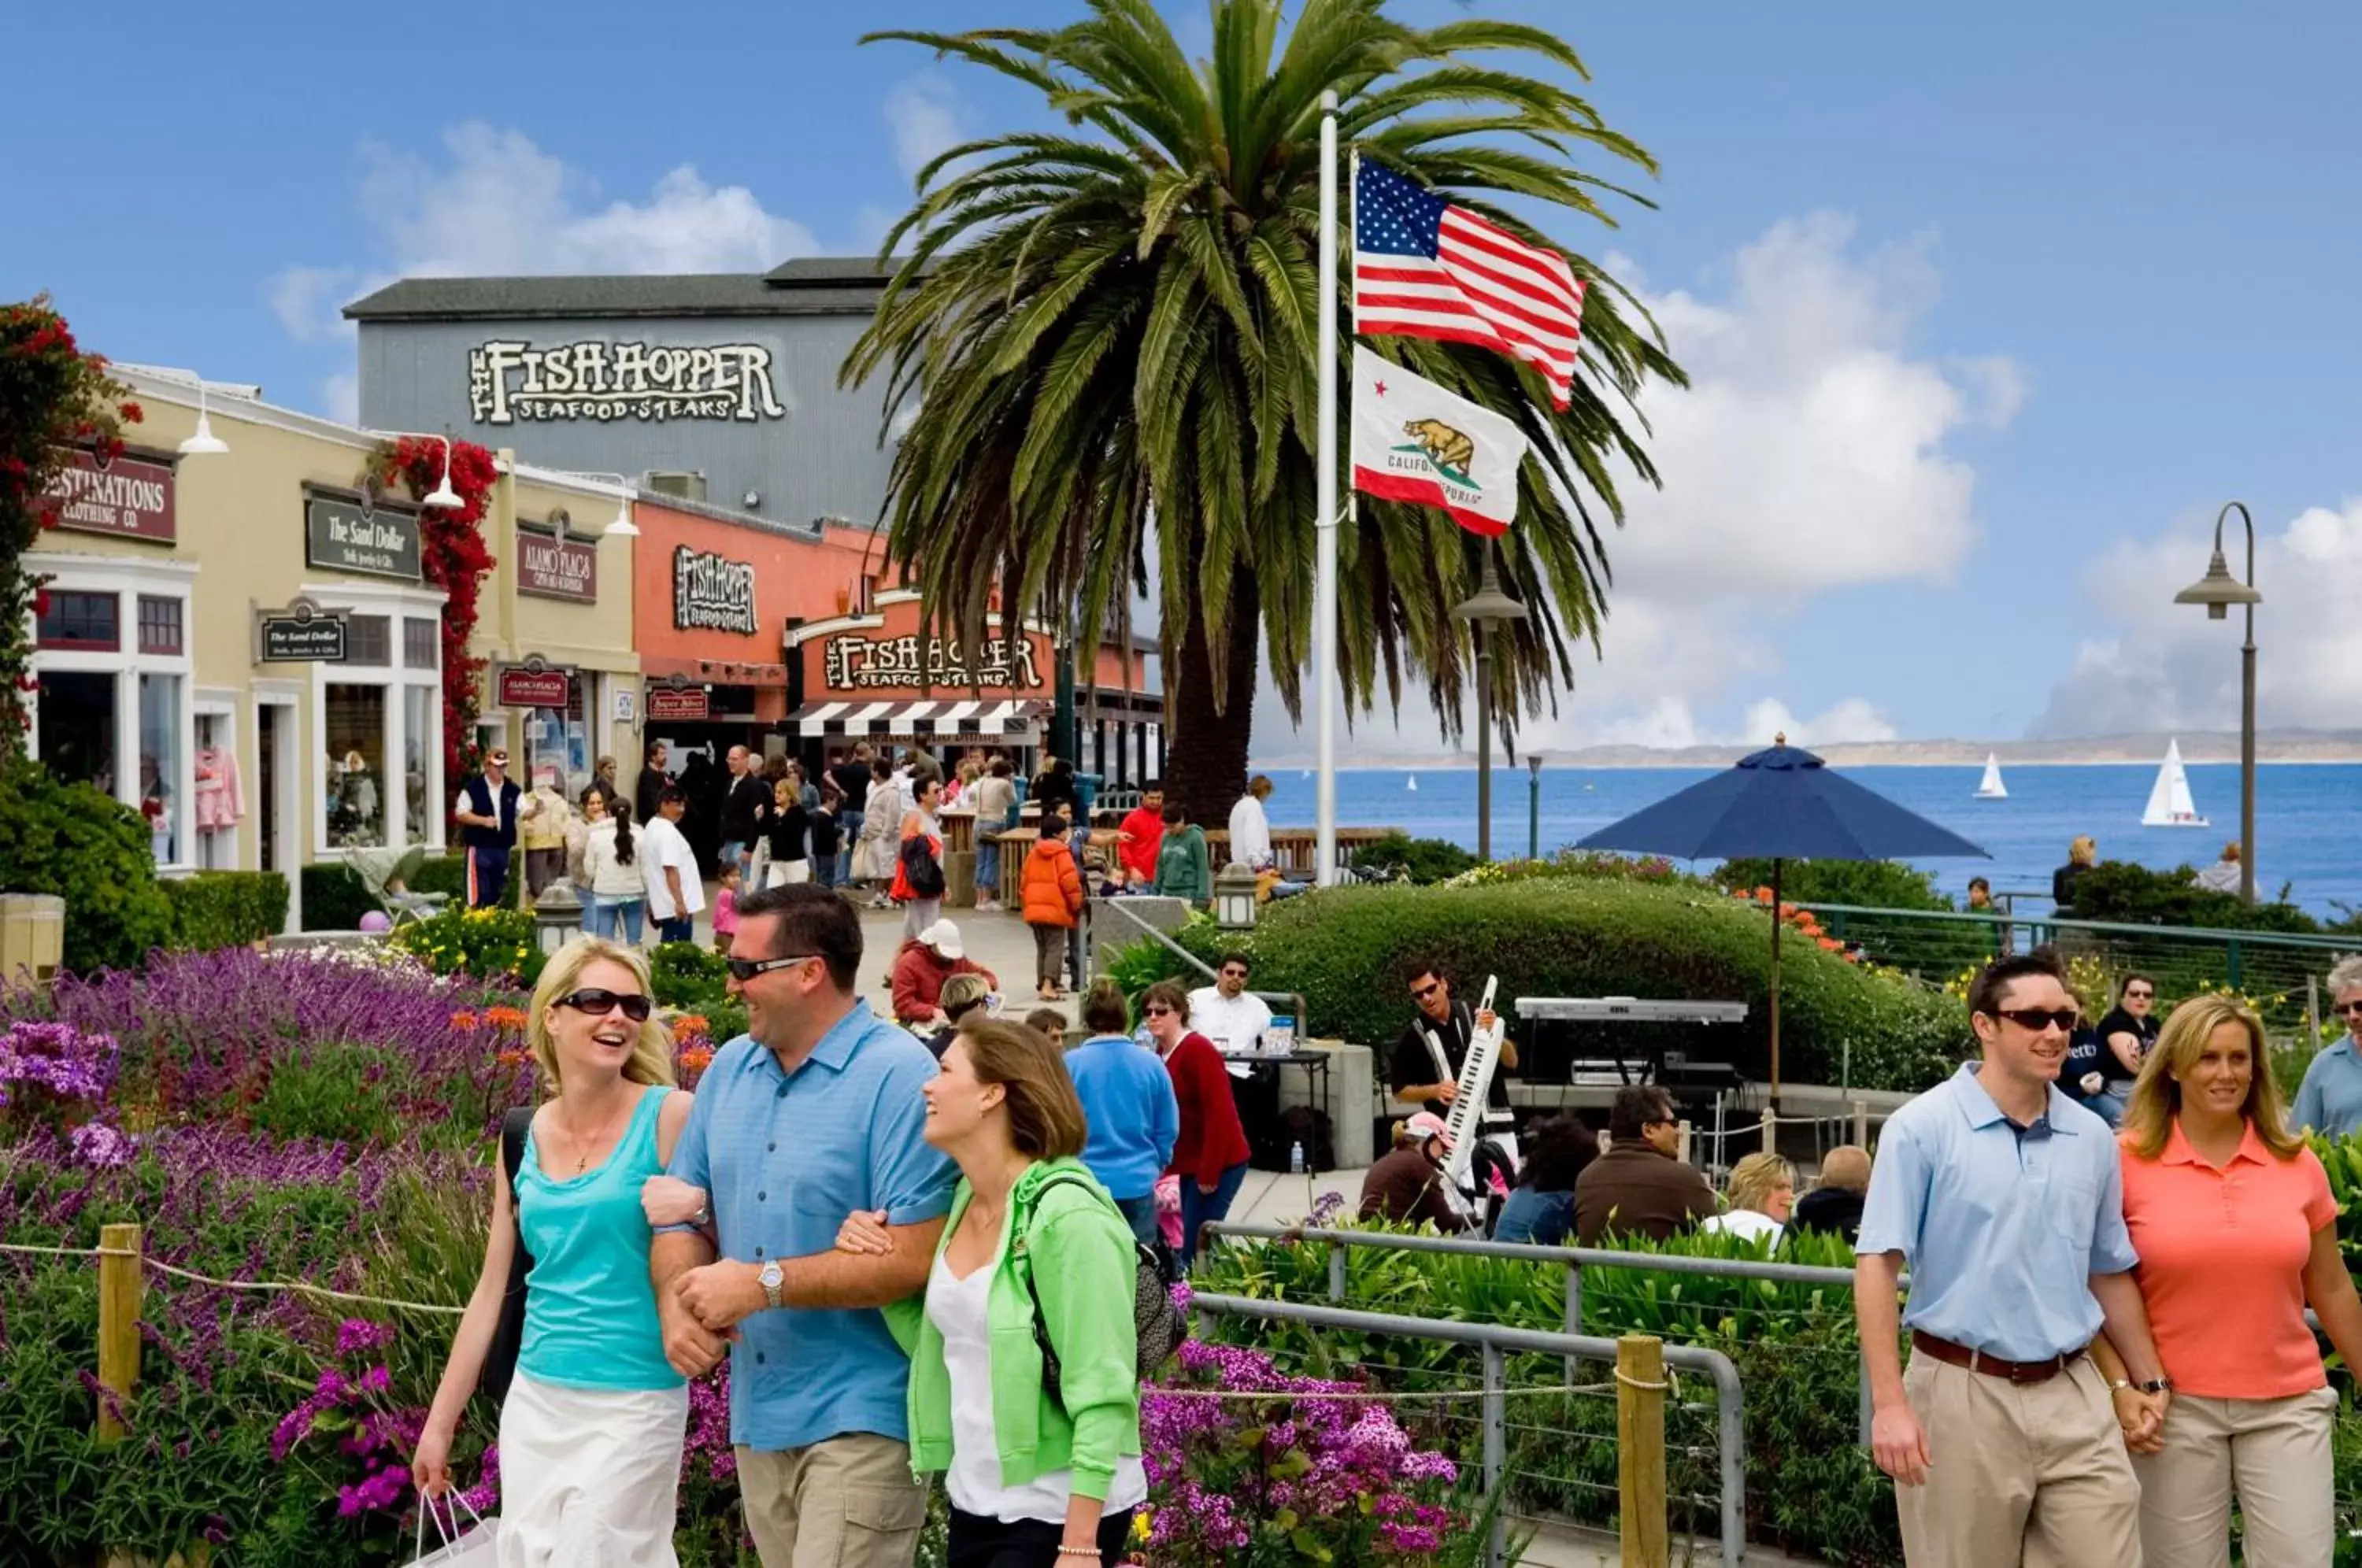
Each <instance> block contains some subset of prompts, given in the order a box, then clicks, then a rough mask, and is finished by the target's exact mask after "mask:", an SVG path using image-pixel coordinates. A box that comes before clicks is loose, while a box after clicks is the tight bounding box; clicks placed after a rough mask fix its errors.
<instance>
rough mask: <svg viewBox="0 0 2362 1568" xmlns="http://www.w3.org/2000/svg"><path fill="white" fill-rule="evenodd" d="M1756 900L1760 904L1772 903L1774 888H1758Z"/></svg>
mask: <svg viewBox="0 0 2362 1568" xmlns="http://www.w3.org/2000/svg"><path fill="white" fill-rule="evenodd" d="M1755 901H1756V902H1757V903H1759V904H1768V903H1770V902H1771V889H1769V888H1758V889H1755Z"/></svg>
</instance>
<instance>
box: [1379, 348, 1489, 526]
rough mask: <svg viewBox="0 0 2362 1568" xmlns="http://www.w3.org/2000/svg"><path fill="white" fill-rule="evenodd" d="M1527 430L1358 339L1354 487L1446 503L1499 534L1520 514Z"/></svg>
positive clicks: (1466, 522) (1460, 516)
mask: <svg viewBox="0 0 2362 1568" xmlns="http://www.w3.org/2000/svg"><path fill="white" fill-rule="evenodd" d="M1525 460H1526V438H1525V436H1523V435H1522V434H1520V433H1519V431H1518V427H1517V425H1515V424H1514V423H1513V422H1511V421H1510V420H1508V419H1506V418H1504V417H1502V416H1501V415H1500V414H1494V413H1492V412H1490V411H1489V410H1486V409H1482V408H1479V407H1477V406H1476V405H1475V404H1474V403H1470V402H1469V401H1468V400H1467V399H1466V398H1464V397H1459V396H1455V395H1454V394H1452V393H1451V392H1446V391H1444V390H1443V389H1442V388H1441V387H1440V386H1437V385H1436V384H1435V383H1434V382H1433V381H1427V380H1425V379H1423V378H1421V377H1418V376H1414V375H1412V374H1411V373H1410V372H1409V371H1408V370H1404V369H1403V368H1402V367H1401V366H1400V365H1396V364H1393V363H1390V362H1389V361H1387V360H1385V359H1380V358H1379V357H1378V356H1377V355H1375V354H1373V353H1371V352H1370V351H1369V350H1368V349H1367V348H1363V347H1362V346H1361V345H1360V344H1358V343H1357V344H1355V345H1354V346H1353V488H1354V489H1355V490H1358V491H1365V492H1366V493H1368V494H1371V495H1381V496H1384V497H1385V498H1386V499H1387V500H1388V501H1413V502H1418V503H1419V504H1421V505H1423V506H1440V507H1441V508H1443V510H1445V511H1446V512H1449V513H1451V520H1452V521H1453V522H1455V523H1457V524H1459V525H1461V526H1462V528H1465V529H1467V530H1468V531H1469V532H1470V533H1472V534H1482V535H1483V536H1485V537H1486V538H1488V539H1491V538H1496V537H1498V536H1501V535H1502V534H1505V533H1507V532H1508V529H1509V525H1510V524H1512V523H1514V522H1516V521H1517V517H1518V465H1519V464H1521V463H1523V462H1524V461H1525Z"/></svg>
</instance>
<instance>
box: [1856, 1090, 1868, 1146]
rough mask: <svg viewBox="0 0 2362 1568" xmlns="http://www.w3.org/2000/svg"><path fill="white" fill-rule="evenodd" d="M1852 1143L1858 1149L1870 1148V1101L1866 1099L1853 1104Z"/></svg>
mask: <svg viewBox="0 0 2362 1568" xmlns="http://www.w3.org/2000/svg"><path fill="white" fill-rule="evenodd" d="M1853 1142H1854V1147H1856V1148H1858V1149H1867V1148H1869V1147H1870V1101H1868V1100H1866V1099H1858V1100H1855V1101H1854V1102H1853Z"/></svg>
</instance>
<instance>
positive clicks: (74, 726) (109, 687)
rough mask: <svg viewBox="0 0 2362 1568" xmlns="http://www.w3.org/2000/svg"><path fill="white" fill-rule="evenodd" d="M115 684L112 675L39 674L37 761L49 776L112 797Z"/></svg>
mask: <svg viewBox="0 0 2362 1568" xmlns="http://www.w3.org/2000/svg"><path fill="white" fill-rule="evenodd" d="M115 685H116V678H115V677H114V676H113V675H111V674H96V673H93V672H91V671H87V670H79V669H47V670H43V671H42V672H41V699H40V701H41V760H42V762H44V763H46V764H47V765H48V766H49V769H50V772H52V773H54V774H56V775H57V776H58V777H59V778H65V779H71V780H72V781H73V782H75V783H80V784H90V785H94V786H95V787H97V788H98V789H99V790H104V791H105V792H106V793H107V794H109V795H112V794H114V793H115Z"/></svg>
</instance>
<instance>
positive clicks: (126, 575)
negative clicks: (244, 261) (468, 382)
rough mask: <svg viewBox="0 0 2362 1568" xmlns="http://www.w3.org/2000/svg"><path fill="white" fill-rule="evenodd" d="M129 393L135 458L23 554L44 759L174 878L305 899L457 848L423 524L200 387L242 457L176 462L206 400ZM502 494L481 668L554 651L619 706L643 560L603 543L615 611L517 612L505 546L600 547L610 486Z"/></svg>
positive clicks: (224, 436) (493, 526)
mask: <svg viewBox="0 0 2362 1568" xmlns="http://www.w3.org/2000/svg"><path fill="white" fill-rule="evenodd" d="M118 373H119V374H122V375H123V376H124V377H125V379H126V380H127V381H129V382H130V383H131V385H132V387H133V392H134V395H135V396H136V397H137V398H138V401H139V402H140V403H141V404H142V405H143V406H144V408H145V409H146V411H147V419H146V421H145V423H143V424H142V425H138V426H136V427H135V428H134V429H133V431H132V432H131V434H132V435H133V436H136V437H137V442H138V445H137V446H136V447H135V448H134V449H133V450H131V451H129V452H127V454H126V455H125V458H123V459H118V461H117V462H116V463H115V464H110V465H108V467H107V468H106V469H103V470H102V469H97V468H96V467H95V465H93V464H91V463H89V462H87V461H86V460H85V461H84V462H83V463H82V464H80V465H78V467H77V469H76V470H75V472H74V474H73V475H72V476H70V478H69V480H68V481H67V482H68V485H69V487H70V488H69V491H68V493H67V495H66V497H65V499H66V500H67V501H68V502H69V505H68V506H67V508H66V511H67V517H66V520H65V522H64V525H62V526H61V527H60V528H58V529H57V530H55V531H52V532H50V533H48V534H45V535H44V536H42V539H41V542H40V545H39V548H38V549H36V550H35V551H33V552H30V553H28V556H27V557H26V566H27V568H28V570H31V571H33V572H37V573H39V574H41V575H42V576H44V577H46V578H47V579H49V581H48V583H47V584H46V587H45V590H44V598H43V601H42V611H41V613H39V614H37V616H36V628H35V629H36V637H37V643H38V645H39V646H38V647H37V651H36V654H35V661H34V671H35V675H36V677H37V679H39V683H40V690H39V693H38V695H37V697H36V699H35V704H34V716H33V728H32V731H31V733H30V735H29V736H28V741H29V747H30V749H31V750H32V751H33V752H34V754H35V755H37V756H40V757H42V758H43V759H44V760H45V761H47V762H49V763H50V766H51V767H54V768H56V769H57V770H58V771H60V772H61V773H62V774H65V775H67V776H69V777H73V778H83V779H86V780H89V781H91V782H94V783H96V784H98V785H99V786H100V787H102V788H104V789H105V790H108V791H109V792H110V793H112V794H113V795H114V796H115V797H116V799H117V800H119V801H123V802H124V803H125V804H127V805H129V806H131V807H133V808H134V809H135V810H138V811H141V812H144V813H145V814H146V815H147V816H148V819H149V824H150V829H151V833H152V837H153V845H154V848H155V853H156V857H157V861H158V864H159V865H160V867H163V868H164V869H165V870H167V871H168V872H185V871H194V870H201V869H207V868H218V869H243V870H275V871H280V872H282V873H286V874H287V875H288V878H289V882H290V886H291V889H292V890H294V891H295V892H296V895H297V898H298V899H299V900H300V882H301V878H299V877H297V876H296V875H295V873H296V872H297V871H298V870H299V869H300V867H303V866H304V865H305V864H307V863H310V862H313V861H317V860H323V859H328V858H334V857H337V856H341V855H343V854H345V853H347V852H348V851H351V850H356V849H365V848H371V847H379V846H385V847H397V848H398V847H403V846H406V845H425V846H426V847H429V848H440V847H442V845H443V844H444V839H445V833H446V823H447V808H448V805H449V795H450V792H451V791H452V790H454V789H455V788H456V786H457V784H458V780H456V779H450V778H445V777H444V772H445V769H444V763H443V754H444V747H443V744H442V742H443V735H442V728H443V723H442V712H443V706H442V669H441V662H442V661H441V646H440V645H441V619H442V615H443V609H444V603H445V595H444V593H443V591H442V590H440V589H438V588H436V587H435V586H434V585H433V584H431V583H428V582H426V581H425V580H424V573H423V570H422V567H421V559H420V544H421V541H420V535H419V527H418V515H419V514H418V509H417V508H416V507H414V506H412V505H410V504H408V503H407V502H406V501H403V502H397V501H396V500H394V499H393V498H392V497H390V496H387V495H382V494H370V493H368V492H367V491H365V489H364V487H363V483H362V480H363V475H364V467H365V464H366V461H367V458H368V455H369V453H370V450H371V448H372V447H375V445H376V444H377V442H376V438H375V437H373V436H370V435H369V434H367V433H365V432H362V431H359V430H355V429H352V428H350V427H348V426H345V425H337V424H334V423H332V422H329V421H326V420H322V419H317V418H315V417H313V416H311V415H308V414H299V413H296V412H294V411H292V410H288V409H281V408H276V407H273V406H271V405H270V404H268V403H263V402H261V401H259V399H257V398H253V397H247V396H240V395H237V392H238V390H239V389H235V388H228V387H222V386H219V385H216V384H211V383H209V389H208V392H207V395H206V397H205V400H204V402H205V414H206V424H207V425H208V426H209V428H210V432H211V434H212V435H213V436H214V437H215V438H216V439H217V440H218V441H220V442H221V443H222V444H223V445H224V446H225V447H226V450H225V451H221V452H218V453H211V454H203V455H198V454H192V455H182V454H181V453H180V452H179V450H178V448H179V447H180V446H181V444H182V442H183V441H184V440H185V439H186V438H187V437H189V436H192V435H193V434H194V433H195V431H196V429H197V425H198V392H197V389H196V387H195V386H194V385H193V383H188V382H184V381H180V380H178V379H169V378H167V377H166V376H164V375H160V374H150V373H148V372H145V371H141V370H125V369H122V368H120V367H118ZM249 390H250V389H249ZM500 485H501V493H500V495H498V496H496V498H495V505H494V506H493V508H492V509H491V516H489V517H488V518H487V521H486V532H487V536H488V537H487V542H488V544H489V545H490V546H491V551H492V554H493V555H494V557H495V558H498V559H499V561H500V566H499V567H498V568H497V569H496V570H495V572H494V573H493V574H492V575H491V576H490V577H488V578H487V579H486V580H485V582H484V585H483V601H482V604H483V608H482V613H481V618H480V623H479V632H480V637H479V651H480V652H483V653H485V654H487V655H493V654H497V655H499V656H500V657H502V658H503V659H504V660H505V659H508V658H511V657H514V658H517V659H520V660H521V659H523V658H524V656H525V655H527V654H528V653H534V652H538V653H540V654H542V655H543V657H544V658H545V659H546V660H547V661H549V662H551V663H553V664H563V665H564V666H565V667H567V668H569V669H579V670H583V671H586V672H588V676H589V690H587V691H586V693H585V699H584V700H585V701H586V702H589V701H600V702H605V703H610V704H612V702H613V698H612V696H611V694H609V693H608V691H607V690H606V686H607V683H608V682H609V681H610V680H618V681H621V680H624V679H626V678H627V676H628V672H629V671H630V670H632V669H633V668H635V666H634V664H633V661H632V657H631V653H630V647H631V623H630V593H629V591H628V584H629V582H630V580H631V558H630V554H629V551H630V540H629V539H628V538H627V537H625V538H618V539H616V540H614V541H613V543H612V544H609V545H606V546H604V547H600V546H599V545H598V544H597V543H596V540H595V537H593V538H592V539H590V541H589V543H590V548H591V550H592V552H593V556H594V560H593V567H594V569H595V570H596V572H597V574H598V576H599V578H600V580H601V581H602V585H603V584H604V583H607V582H612V583H613V585H614V586H613V589H612V590H605V589H603V586H602V591H598V592H597V593H596V594H595V596H594V598H593V599H592V601H591V602H587V603H586V602H579V601H564V602H561V601H550V602H548V607H547V609H546V610H545V609H544V608H543V602H541V601H538V600H535V599H532V598H531V597H530V596H526V597H523V598H521V597H519V596H518V595H517V594H516V592H515V591H514V588H513V584H512V580H511V573H512V572H513V560H514V558H515V557H516V555H517V553H518V552H517V551H516V550H514V549H513V548H511V547H509V546H510V545H511V544H512V542H513V539H514V538H515V533H514V526H515V525H514V521H513V519H514V517H515V515H516V509H517V508H518V507H522V508H523V512H524V516H525V517H526V518H527V519H528V521H529V522H543V523H546V521H548V518H549V514H550V513H552V512H556V511H569V510H570V511H571V512H572V513H574V514H575V515H577V516H587V517H590V518H595V519H597V520H598V523H599V525H600V526H602V527H603V526H604V525H606V524H607V523H608V522H610V521H612V520H613V517H614V515H615V513H616V505H617V499H618V494H617V491H616V490H615V489H614V488H613V487H612V486H610V487H607V488H606V489H604V491H602V489H601V487H600V486H599V485H598V484H596V483H595V482H593V481H588V480H564V479H562V478H559V477H557V476H551V477H549V478H547V479H546V480H521V479H519V478H517V477H515V476H513V475H510V474H507V473H504V474H503V476H502V480H501V481H500ZM512 498H513V499H512ZM504 506H505V507H507V508H508V509H509V510H508V511H506V512H503V507H504ZM586 532H587V533H591V534H593V535H595V532H596V530H595V529H592V530H586ZM568 553H569V554H575V553H579V552H568ZM487 712H494V711H493V710H491V709H490V708H489V707H488V709H487ZM290 919H291V922H292V923H300V922H301V919H302V914H301V911H300V909H291V911H290Z"/></svg>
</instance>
